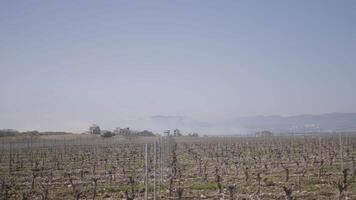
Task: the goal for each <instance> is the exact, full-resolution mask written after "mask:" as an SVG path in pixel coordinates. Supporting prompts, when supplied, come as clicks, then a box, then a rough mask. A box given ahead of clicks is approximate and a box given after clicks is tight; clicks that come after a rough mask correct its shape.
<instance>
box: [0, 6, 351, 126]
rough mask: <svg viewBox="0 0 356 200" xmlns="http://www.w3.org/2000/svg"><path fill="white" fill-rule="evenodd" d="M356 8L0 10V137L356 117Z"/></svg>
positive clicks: (21, 8) (128, 7)
mask: <svg viewBox="0 0 356 200" xmlns="http://www.w3.org/2000/svg"><path fill="white" fill-rule="evenodd" d="M355 10H356V1H352V0H348V1H344V0H341V1H336V0H335V1H326V0H322V1H316V0H313V1H310V0H306V1H284V0H283V1H251V0H248V1H191V0H189V1H64V0H61V1H29V0H26V1H12V0H9V1H5V0H2V1H1V2H0V70H1V75H0V94H1V96H0V128H15V129H19V130H25V129H37V130H66V131H70V130H73V131H83V130H85V129H87V127H88V126H89V125H91V124H92V123H98V124H99V125H101V126H102V127H104V128H108V129H111V128H114V127H116V126H120V127H125V126H128V125H129V126H133V127H138V128H141V127H144V128H145V127H149V125H145V123H143V121H145V119H147V118H150V117H151V116H155V115H169V116H185V117H189V118H191V119H198V120H202V121H204V120H205V121H209V120H210V121H214V120H224V119H229V118H233V117H238V116H251V115H273V114H278V115H296V114H304V113H314V114H317V113H327V112H356V92H355V91H356V11H355Z"/></svg>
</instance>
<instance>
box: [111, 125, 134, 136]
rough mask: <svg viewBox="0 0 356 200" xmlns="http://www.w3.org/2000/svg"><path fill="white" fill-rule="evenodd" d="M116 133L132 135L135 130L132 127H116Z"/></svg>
mask: <svg viewBox="0 0 356 200" xmlns="http://www.w3.org/2000/svg"><path fill="white" fill-rule="evenodd" d="M114 133H115V134H116V135H122V136H130V135H132V134H133V132H132V131H131V130H130V128H128V127H127V128H116V129H115V130H114Z"/></svg>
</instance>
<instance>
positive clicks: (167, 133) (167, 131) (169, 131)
mask: <svg viewBox="0 0 356 200" xmlns="http://www.w3.org/2000/svg"><path fill="white" fill-rule="evenodd" d="M163 133H164V135H165V136H169V135H170V134H171V130H165V131H164V132H163Z"/></svg>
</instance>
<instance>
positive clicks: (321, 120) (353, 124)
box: [230, 113, 356, 132]
mask: <svg viewBox="0 0 356 200" xmlns="http://www.w3.org/2000/svg"><path fill="white" fill-rule="evenodd" d="M230 123H236V124H239V125H241V126H242V127H244V128H246V129H247V130H249V131H255V130H261V129H267V130H271V131H274V132H319V131H323V132H325V131H327V132H332V131H337V132H338V131H355V130H356V113H328V114H320V115H296V116H289V117H282V116H255V117H241V118H238V119H235V120H232V121H230Z"/></svg>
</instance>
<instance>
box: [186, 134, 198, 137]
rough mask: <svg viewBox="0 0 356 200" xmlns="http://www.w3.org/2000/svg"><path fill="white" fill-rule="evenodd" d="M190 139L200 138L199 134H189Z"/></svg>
mask: <svg viewBox="0 0 356 200" xmlns="http://www.w3.org/2000/svg"><path fill="white" fill-rule="evenodd" d="M188 136H189V137H199V134H198V133H189V134H188Z"/></svg>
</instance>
